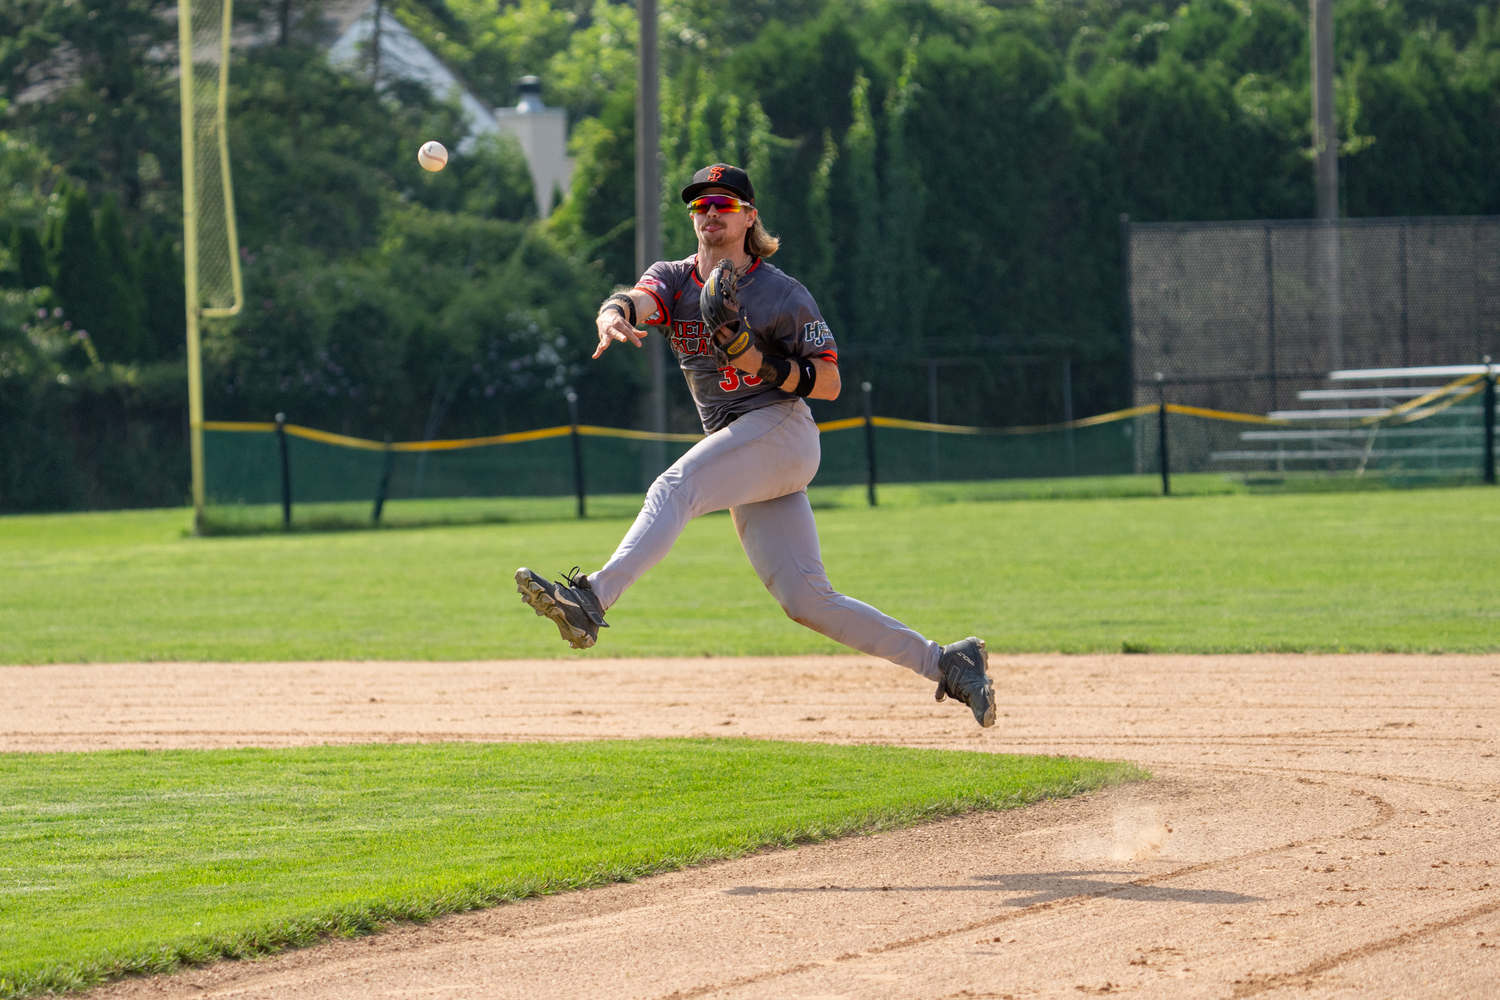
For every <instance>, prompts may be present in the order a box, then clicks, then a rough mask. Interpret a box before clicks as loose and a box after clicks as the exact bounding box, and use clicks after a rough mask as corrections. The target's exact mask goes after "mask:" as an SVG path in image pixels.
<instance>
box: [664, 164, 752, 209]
mask: <svg viewBox="0 0 1500 1000" xmlns="http://www.w3.org/2000/svg"><path fill="white" fill-rule="evenodd" d="M711 187H721V188H727V189H728V190H730V191H733V192H734V193H735V194H736V195H738V196H739V197H740V199H741V200H743V201H748V202H750V203H751V204H752V205H753V204H755V185H754V184H751V183H750V175H749V174H747V173H745V172H744V171H743V170H741V169H740V168H739V167H731V166H730V165H729V164H727V163H715V164H713V165H712V166H708V167H704V168H703V169H702V170H700V171H698V172H697V173H696V174H694V175H693V183H691V184H689V185H688V186H687V187H685V188H683V189H682V200H683V201H684V202H689V201H692V200H693V199H694V198H696V197H698V196H699V195H700V194H702V193H703V192H704V191H705V190H707V189H708V188H711Z"/></svg>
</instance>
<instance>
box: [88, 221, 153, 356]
mask: <svg viewBox="0 0 1500 1000" xmlns="http://www.w3.org/2000/svg"><path fill="white" fill-rule="evenodd" d="M98 226H99V229H98V235H99V245H100V246H101V247H102V248H103V249H104V253H105V256H106V257H107V258H108V261H109V278H108V286H107V288H108V291H109V313H108V325H107V326H101V327H100V330H101V331H102V332H103V333H104V335H105V336H106V337H107V338H109V339H110V340H111V341H112V342H113V343H114V344H115V345H117V347H116V355H117V357H118V359H119V360H123V361H136V360H139V359H142V358H145V357H146V356H147V355H148V354H149V353H150V338H149V337H148V336H147V334H146V327H145V324H144V322H143V319H142V317H143V314H144V313H145V310H146V302H145V296H144V295H143V294H142V293H141V281H140V274H139V273H138V270H137V267H136V255H135V254H134V253H133V252H132V251H131V249H130V242H129V240H128V239H127V238H126V236H125V217H124V215H123V214H122V213H121V212H120V205H119V202H118V201H116V200H115V197H114V195H105V197H104V206H103V208H101V209H100V211H99V222H98ZM88 329H89V332H90V334H91V335H92V333H93V332H94V327H89V328H88Z"/></svg>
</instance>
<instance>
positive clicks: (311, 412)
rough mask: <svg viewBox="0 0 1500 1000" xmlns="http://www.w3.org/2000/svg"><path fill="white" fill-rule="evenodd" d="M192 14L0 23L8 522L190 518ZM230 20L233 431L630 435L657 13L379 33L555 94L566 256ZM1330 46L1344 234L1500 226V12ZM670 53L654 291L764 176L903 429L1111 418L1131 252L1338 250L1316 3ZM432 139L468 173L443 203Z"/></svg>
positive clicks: (831, 8) (361, 76)
mask: <svg viewBox="0 0 1500 1000" xmlns="http://www.w3.org/2000/svg"><path fill="white" fill-rule="evenodd" d="M168 6H169V5H168V4H166V3H165V2H164V0H73V2H69V3H63V2H61V0H0V100H3V101H4V102H5V103H6V108H5V114H4V116H3V118H0V123H3V127H4V129H5V134H4V135H3V137H0V285H4V286H5V289H6V291H5V293H4V297H5V302H4V306H3V308H0V448H3V456H4V457H0V507H3V508H5V509H20V508H37V507H68V506H87V505H107V504H114V503H147V502H150V503H158V502H177V501H178V500H180V499H181V496H182V495H183V492H184V491H185V488H186V484H185V471H183V472H181V473H180V474H179V472H178V471H175V470H178V469H181V470H185V457H181V456H185V451H184V450H183V448H184V447H185V445H184V441H185V438H184V436H183V434H182V416H181V412H180V411H181V408H182V405H183V402H182V398H181V397H180V395H179V393H180V391H181V389H180V385H181V378H182V376H181V370H182V369H181V361H180V356H181V347H180V345H181V341H182V319H181V309H182V305H181V301H182V300H181V283H180V263H179V259H180V258H179V256H178V255H179V254H180V225H181V202H180V193H179V192H180V174H179V170H180V160H179V155H180V154H179V153H178V150H177V147H176V143H177V134H176V114H177V112H176V106H175V102H176V92H175V87H176V84H175V80H174V79H173V78H172V76H171V67H170V64H169V59H167V58H166V57H165V56H163V54H162V53H163V52H165V51H167V50H166V49H165V48H164V47H163V43H164V42H165V41H169V40H170V35H171V33H172V30H173V29H172V26H171V24H170V22H169V21H168V20H166V19H164V18H163V17H162V16H161V15H162V12H163V11H164V10H165V9H166V8H167V7H168ZM239 7H240V9H241V16H243V17H244V18H246V19H247V21H249V22H252V23H250V24H249V25H248V27H249V28H250V29H254V30H259V31H260V32H261V35H262V37H263V38H264V39H265V40H266V44H263V45H259V46H255V47H250V48H246V49H244V50H242V51H239V52H237V53H236V62H235V65H234V67H233V75H232V81H233V90H232V96H231V132H230V143H231V159H232V162H233V164H234V171H235V187H236V196H237V201H238V208H239V213H238V216H239V223H240V232H241V243H242V249H241V258H242V264H243V267H244V272H245V280H246V288H247V307H246V309H245V311H244V313H243V314H242V315H241V316H240V317H238V318H236V319H235V320H234V321H230V322H221V323H213V324H209V325H208V326H206V328H205V386H206V401H207V407H208V413H209V416H210V417H211V418H216V419H255V420H264V419H267V418H268V417H269V416H270V415H271V414H273V413H275V412H285V413H287V414H288V415H289V419H294V420H296V421H298V422H301V423H306V424H312V425H316V426H322V427H327V428H329V429H333V430H340V431H343V432H345V433H352V434H360V435H364V436H370V437H380V436H382V435H383V434H385V433H390V434H392V435H393V436H395V437H397V438H413V437H415V438H420V437H423V436H427V437H433V436H445V437H447V436H460V435H463V434H469V433H474V434H479V433H495V432H498V431H504V430H516V429H523V428H527V427H535V426H544V425H547V424H550V423H557V422H561V421H562V420H563V419H564V414H565V412H566V410H565V404H564V403H563V401H562V393H561V390H562V388H563V386H565V385H571V386H574V387H575V388H577V389H578V391H579V395H580V398H581V402H582V405H583V407H584V417H585V419H586V420H589V421H590V422H595V423H605V424H616V425H620V424H632V423H637V422H639V420H640V418H641V414H640V412H639V406H640V404H641V400H642V398H643V395H644V392H645V389H646V386H647V379H646V376H645V372H644V369H643V366H642V361H643V359H642V358H641V357H640V352H623V351H612V352H610V353H609V354H608V355H606V357H605V359H604V361H603V362H602V363H590V362H588V361H587V355H588V353H590V352H591V345H592V326H591V317H592V315H593V311H594V309H595V307H596V305H597V303H598V301H599V299H600V298H601V297H602V296H603V295H604V294H607V292H608V291H609V289H610V288H611V287H613V286H615V285H617V284H628V283H630V282H631V281H633V279H634V277H635V275H634V274H633V268H634V261H633V246H634V231H633V223H634V218H633V217H634V176H633V163H634V142H635V138H634V78H635V57H634V51H635V44H636V34H635V31H636V29H635V22H634V12H633V8H632V7H631V6H629V5H627V4H622V3H611V2H607V0H593V2H584V0H571V2H570V0H519V2H489V3H478V2H467V0H465V2H460V0H447V2H444V0H395V2H393V3H390V4H389V5H388V6H387V9H389V10H391V11H392V12H393V13H394V14H395V16H397V17H399V18H400V19H401V20H402V22H403V23H404V24H405V25H406V26H407V27H409V28H410V29H411V30H412V31H413V32H414V33H416V34H417V35H418V37H420V38H422V39H423V40H424V42H425V43H426V44H427V45H428V46H429V47H430V48H432V50H433V51H434V52H435V53H436V54H438V55H439V56H440V57H441V58H442V59H443V60H444V61H445V62H446V63H447V64H448V65H449V66H451V67H452V68H453V69H454V70H455V72H456V73H457V74H458V75H459V76H460V77H461V78H463V79H464V80H465V81H466V83H468V84H469V85H470V86H471V87H472V88H473V89H474V90H475V92H476V93H477V94H478V96H480V97H481V98H482V99H484V100H486V101H488V102H489V103H491V104H492V105H495V106H502V105H508V104H511V103H514V98H515V92H514V89H513V88H514V81H515V79H516V78H517V77H519V76H520V75H522V74H523V73H536V74H538V75H540V76H541V77H542V80H543V87H544V90H543V96H544V99H545V100H546V101H547V103H549V104H553V105H561V106H564V107H566V108H568V110H569V120H570V123H571V140H570V141H571V145H572V151H573V153H574V154H575V155H576V157H577V169H576V171H575V175H574V181H573V186H572V191H571V192H570V195H569V197H568V199H567V201H566V202H565V203H564V204H563V205H562V206H561V208H560V209H559V211H557V212H556V213H554V215H553V217H552V218H551V219H549V220H547V221H546V222H539V221H538V220H537V219H536V218H535V217H534V207H533V202H532V198H531V190H530V180H529V177H528V175H527V172H526V169H525V165H524V162H523V160H522V159H521V157H520V154H519V150H518V149H516V147H515V146H514V144H512V143H507V142H503V141H490V142H482V143H477V144H475V145H474V146H473V147H472V148H470V147H468V146H467V145H466V146H464V147H463V150H462V151H457V147H458V143H457V141H456V139H457V137H458V136H459V135H461V134H462V132H463V126H462V124H461V122H460V112H459V110H458V108H457V106H456V104H454V103H453V102H452V101H451V100H450V99H449V95H434V94H429V93H427V92H425V91H424V90H422V89H421V88H419V87H414V86H411V85H408V84H404V83H402V82H400V81H398V80H393V79H376V80H372V79H371V78H370V73H369V72H367V71H366V72H360V71H338V70H334V69H332V68H330V67H329V66H328V65H327V63H326V61H325V59H324V58H323V48H322V46H323V45H324V44H326V42H327V40H328V39H327V37H326V31H325V28H324V27H323V26H322V22H321V21H320V16H321V15H320V11H319V7H318V5H317V4H316V3H312V2H309V0H276V2H274V3H264V4H254V3H245V2H243V0H242V3H241V4H240V5H239ZM1335 22H1336V26H1335V31H1336V42H1337V61H1338V80H1337V90H1336V96H1337V103H1338V108H1339V128H1340V136H1339V139H1340V151H1341V160H1340V163H1341V185H1340V191H1341V209H1342V212H1343V214H1346V215H1350V216H1371V215H1403V214H1434V215H1441V214H1490V213H1495V212H1497V211H1500V171H1496V170H1494V168H1493V164H1494V163H1496V162H1500V155H1497V154H1500V8H1497V7H1495V6H1493V5H1485V4H1477V3H1472V2H1457V0H1339V2H1338V3H1337V4H1336V6H1335ZM661 27H662V30H661V37H662V40H663V42H662V48H663V53H662V60H663V87H662V94H663V102H662V113H663V147H662V156H663V160H664V164H665V167H666V171H665V173H666V176H667V184H666V188H667V190H666V191H665V192H664V195H663V208H664V213H663V220H664V225H665V235H666V242H667V247H668V252H669V253H670V254H672V255H686V254H687V253H689V252H691V248H692V247H691V229H690V227H689V226H688V224H687V219H686V216H685V213H684V212H683V211H682V207H681V205H680V202H679V201H678V200H677V197H676V189H677V188H678V187H680V185H681V184H682V183H683V182H684V181H685V180H686V178H687V177H688V176H690V175H691V173H692V171H693V170H695V169H696V168H697V167H698V166H701V165H703V164H705V163H708V162H712V161H714V160H721V159H722V160H726V161H729V162H737V163H740V164H742V165H744V166H746V167H747V169H749V170H750V171H751V173H752V176H753V177H754V178H755V181H756V184H757V192H758V195H759V198H758V201H759V204H760V207H761V209H762V212H763V216H764V218H765V220H766V222H767V224H768V225H769V227H770V228H771V229H772V231H773V232H776V233H778V235H780V236H781V237H782V238H783V250H782V251H781V253H780V254H778V256H777V257H776V259H775V262H776V263H777V264H778V265H780V266H782V267H783V268H785V269H786V270H788V271H789V272H790V273H792V274H793V275H794V276H796V277H798V278H800V279H801V280H802V281H804V282H805V283H806V284H807V285H808V286H809V288H811V289H812V291H813V292H814V294H815V295H816V296H817V298H818V300H819V302H820V303H821V305H822V306H823V308H824V311H825V313H826V314H827V316H828V319H829V321H830V323H831V325H832V326H833V327H834V330H835V333H836V334H837V335H838V336H839V340H840V344H841V348H842V351H843V355H842V357H843V364H844V365H845V367H846V369H847V371H846V377H845V382H846V384H857V382H858V381H859V380H862V379H868V380H869V381H871V382H872V383H874V384H875V385H876V387H877V389H876V399H877V407H878V408H879V410H880V412H884V413H889V414H891V415H897V416H908V417H917V418H923V419H925V418H926V417H928V416H929V415H930V413H929V405H930V400H929V394H928V379H929V378H930V377H932V376H933V375H934V373H936V375H937V376H938V378H939V381H940V389H941V391H940V393H939V395H938V399H937V405H938V412H937V416H938V418H939V419H940V420H943V421H948V422H956V423H979V424H991V425H999V424H1010V423H1028V422H1042V421H1047V420H1053V419H1057V418H1058V417H1059V416H1060V414H1061V406H1062V400H1061V394H1062V391H1063V390H1062V380H1061V379H1060V378H1059V369H1060V366H1061V365H1064V364H1066V365H1068V366H1069V371H1070V373H1071V376H1072V377H1071V384H1072V390H1073V405H1074V411H1075V413H1077V414H1079V415H1084V414H1087V413H1089V412H1100V411H1103V410H1106V409H1110V408H1113V407H1115V406H1118V405H1121V404H1122V403H1124V402H1125V401H1126V400H1127V398H1128V395H1129V386H1128V383H1127V381H1126V373H1125V370H1124V357H1125V347H1126V345H1125V344H1124V342H1123V331H1122V329H1121V326H1122V315H1121V295H1122V290H1121V287H1120V282H1121V277H1122V275H1121V270H1120V241H1119V217H1120V215H1121V213H1128V214H1129V215H1130V216H1131V217H1133V218H1135V219H1138V220H1141V221H1163V220H1216V219H1234V218H1295V217H1306V216H1309V215H1311V214H1312V209H1313V184H1312V164H1311V161H1310V159H1309V156H1308V147H1309V145H1310V141H1311V137H1310V127H1309V122H1308V118H1309V114H1308V109H1309V105H1310V98H1309V66H1308V49H1307V46H1308V33H1307V16H1306V9H1305V5H1302V4H1299V3H1293V2H1288V0H1191V2H1188V3H1181V4H1170V3H1169V4H1162V3H1154V2H1145V0H1076V2H1064V0H1041V2H1036V3H1024V4H1023V3H999V4H987V3H982V2H979V0H926V2H920V3H904V2H903V3H897V2H894V0H868V2H862V3H828V2H824V0H756V2H747V3H741V4H736V5H733V9H728V8H725V7H724V5H721V4H713V3H709V2H708V0H663V3H662V23H661ZM320 32H323V33H322V34H320ZM433 137H437V138H442V139H444V141H445V142H446V143H447V144H448V145H449V147H450V149H455V155H454V156H453V159H452V161H451V163H450V167H449V169H447V170H445V171H443V172H442V173H441V174H435V175H430V174H425V173H423V172H422V171H421V170H420V169H419V168H418V167H417V165H416V162H415V156H414V152H415V149H416V148H417V146H418V145H419V144H420V142H421V141H423V140H425V139H427V138H433ZM174 276H175V277H174ZM41 314H45V315H41ZM83 331H86V332H87V337H80V336H79V333H80V332H83ZM937 360H941V361H942V362H943V365H942V367H941V368H940V369H936V370H934V369H931V368H930V367H929V366H930V365H931V364H932V363H934V362H935V361H937ZM669 381H670V382H672V383H673V387H672V392H673V396H672V398H671V402H672V421H673V424H674V429H690V428H691V426H692V420H693V416H692V410H691V407H690V406H689V404H688V400H687V397H686V393H685V390H684V389H682V388H681V387H679V386H676V385H675V380H669ZM855 405H857V404H856V401H855V400H853V398H852V395H851V396H850V397H849V398H846V399H845V400H841V401H839V402H837V403H833V404H825V405H823V406H822V407H821V409H822V414H821V415H826V416H835V415H843V414H844V413H845V412H852V410H851V408H852V407H853V406H855ZM132 435H133V436H132ZM132 442H134V443H132ZM147 453H149V455H150V457H149V459H147V458H143V457H141V456H143V455H146V454H147ZM164 455H166V456H176V457H170V458H169V460H164V459H163V458H162V456H164ZM132 456H134V457H132ZM138 459H139V460H138ZM163 461H168V464H171V463H174V462H175V463H177V464H176V465H172V467H171V469H170V470H167V469H166V466H164V465H163ZM65 467H66V468H65ZM41 468H45V469H50V470H51V472H50V473H48V474H47V475H46V476H40V475H38V474H36V473H35V472H34V471H32V470H35V469H41ZM67 469H72V470H73V473H66V470H67ZM164 470H166V471H164ZM65 473H66V474H65Z"/></svg>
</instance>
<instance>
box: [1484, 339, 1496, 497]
mask: <svg viewBox="0 0 1500 1000" xmlns="http://www.w3.org/2000/svg"><path fill="white" fill-rule="evenodd" d="M1484 363H1485V364H1486V365H1489V364H1490V356H1489V355H1488V354H1486V355H1485V356H1484ZM1484 481H1485V482H1486V483H1488V484H1489V485H1491V486H1494V485H1495V369H1494V367H1493V366H1491V367H1490V369H1489V370H1488V371H1486V372H1485V373H1484Z"/></svg>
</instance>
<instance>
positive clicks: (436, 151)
mask: <svg viewBox="0 0 1500 1000" xmlns="http://www.w3.org/2000/svg"><path fill="white" fill-rule="evenodd" d="M417 162H418V163H420V164H421V165H422V169H423V170H432V171H438V170H442V169H443V168H444V167H446V166H447V165H448V150H446V149H444V148H443V144H442V143H440V142H438V141H437V140H436V139H433V140H432V141H430V142H424V143H423V144H422V148H421V149H419V150H417Z"/></svg>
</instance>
